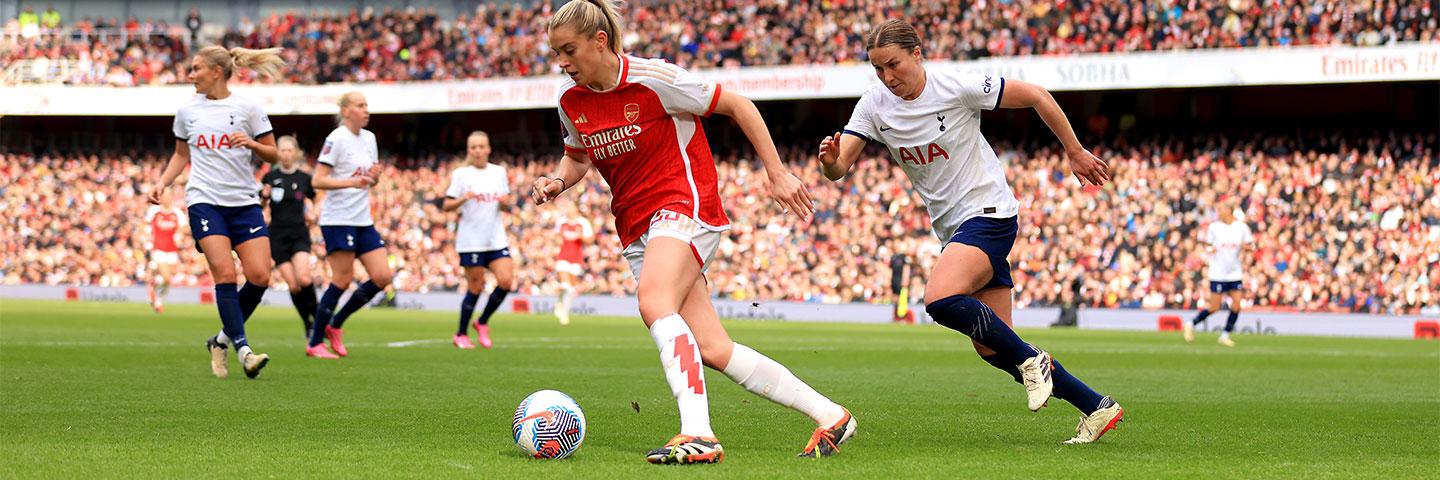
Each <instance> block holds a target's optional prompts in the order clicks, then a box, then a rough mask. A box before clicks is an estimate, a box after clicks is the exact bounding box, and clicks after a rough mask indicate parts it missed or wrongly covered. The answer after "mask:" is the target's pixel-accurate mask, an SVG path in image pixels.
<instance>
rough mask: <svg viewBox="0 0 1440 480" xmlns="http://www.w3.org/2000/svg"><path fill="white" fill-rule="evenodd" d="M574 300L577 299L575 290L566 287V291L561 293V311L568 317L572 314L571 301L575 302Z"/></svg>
mask: <svg viewBox="0 0 1440 480" xmlns="http://www.w3.org/2000/svg"><path fill="white" fill-rule="evenodd" d="M574 299H575V289H573V288H570V286H569V285H566V286H565V289H564V290H561V291H560V311H561V312H564V313H565V314H566V315H569V314H570V301H571V300H574Z"/></svg>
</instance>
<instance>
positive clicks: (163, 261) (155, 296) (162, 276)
mask: <svg viewBox="0 0 1440 480" xmlns="http://www.w3.org/2000/svg"><path fill="white" fill-rule="evenodd" d="M184 218H185V213H184V212H181V211H180V209H178V208H175V204H174V203H173V200H172V199H171V198H170V194H168V193H161V195H160V202H159V204H158V205H151V206H150V209H149V210H146V211H145V222H146V223H149V224H150V242H149V243H150V288H148V289H147V290H149V294H150V307H151V308H154V309H155V313H165V293H166V292H168V291H170V279H171V277H173V276H174V275H175V265H178V264H179V263H180V247H179V245H176V244H175V236H176V235H177V234H179V233H180V222H181V221H183V219H184Z"/></svg>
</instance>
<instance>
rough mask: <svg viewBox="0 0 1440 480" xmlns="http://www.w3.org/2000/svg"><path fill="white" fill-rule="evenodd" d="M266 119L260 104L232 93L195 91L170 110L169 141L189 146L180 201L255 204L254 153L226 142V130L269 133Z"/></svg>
mask: <svg viewBox="0 0 1440 480" xmlns="http://www.w3.org/2000/svg"><path fill="white" fill-rule="evenodd" d="M272 130H273V129H272V128H271V127H270V117H269V116H267V115H265V110H264V109H261V108H260V104H258V103H255V101H254V100H251V99H250V98H248V97H243V96H240V95H236V94H233V93H232V94H230V96H228V97H225V98H222V99H219V100H211V99H209V98H205V95H204V94H199V93H197V94H195V96H193V97H191V98H190V101H189V102H187V103H186V104H185V105H184V106H182V107H180V111H178V112H176V113H175V127H174V131H175V139H176V140H180V141H183V142H185V143H188V144H190V181H189V182H188V183H186V184H185V204H186V205H195V204H200V203H208V204H211V205H216V206H221V207H242V206H245V205H259V204H260V182H258V181H256V180H255V164H254V163H253V155H254V152H253V151H251V150H250V149H249V148H245V147H244V146H243V145H235V144H231V143H230V134H231V133H234V132H244V133H245V134H246V135H248V136H250V138H254V139H258V138H260V137H262V136H264V135H267V134H269V133H271V131H272Z"/></svg>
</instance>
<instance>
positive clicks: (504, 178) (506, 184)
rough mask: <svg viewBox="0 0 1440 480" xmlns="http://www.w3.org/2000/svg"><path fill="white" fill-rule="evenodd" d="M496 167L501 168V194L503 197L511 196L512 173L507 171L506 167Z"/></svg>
mask: <svg viewBox="0 0 1440 480" xmlns="http://www.w3.org/2000/svg"><path fill="white" fill-rule="evenodd" d="M496 167H499V168H500V178H499V181H500V193H501V194H502V195H509V194H510V172H507V171H505V167H500V166H499V165H496Z"/></svg>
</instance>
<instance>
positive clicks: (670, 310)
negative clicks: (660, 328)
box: [635, 289, 679, 323]
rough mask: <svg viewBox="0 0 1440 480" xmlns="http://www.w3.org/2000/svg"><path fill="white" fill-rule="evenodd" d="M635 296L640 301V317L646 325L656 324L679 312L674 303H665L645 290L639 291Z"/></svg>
mask: <svg viewBox="0 0 1440 480" xmlns="http://www.w3.org/2000/svg"><path fill="white" fill-rule="evenodd" d="M635 296H636V297H638V299H639V301H640V317H641V318H643V319H645V322H646V323H650V322H654V321H655V320H659V319H660V318H661V317H664V316H666V315H671V314H674V313H675V312H677V311H678V310H679V306H678V305H675V304H674V302H668V301H665V300H664V299H663V298H661V297H660V296H659V295H655V294H651V293H650V292H648V291H646V290H644V289H641V290H639V291H637V292H636V295H635Z"/></svg>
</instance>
